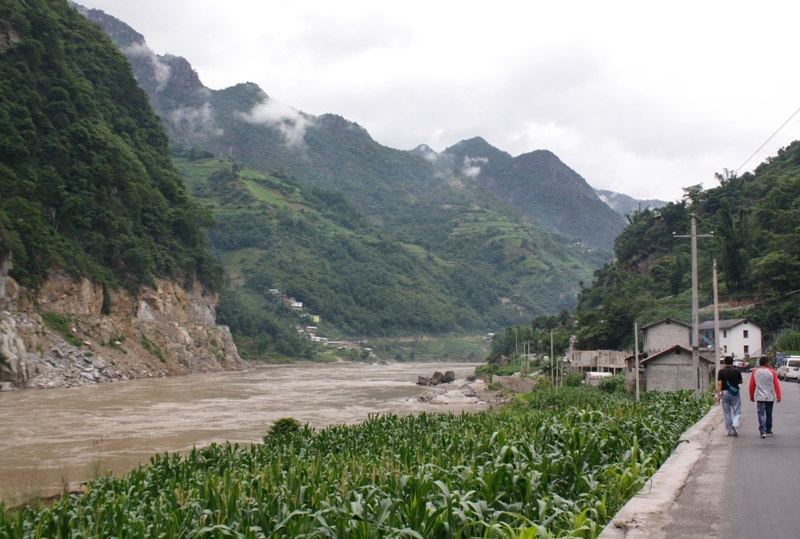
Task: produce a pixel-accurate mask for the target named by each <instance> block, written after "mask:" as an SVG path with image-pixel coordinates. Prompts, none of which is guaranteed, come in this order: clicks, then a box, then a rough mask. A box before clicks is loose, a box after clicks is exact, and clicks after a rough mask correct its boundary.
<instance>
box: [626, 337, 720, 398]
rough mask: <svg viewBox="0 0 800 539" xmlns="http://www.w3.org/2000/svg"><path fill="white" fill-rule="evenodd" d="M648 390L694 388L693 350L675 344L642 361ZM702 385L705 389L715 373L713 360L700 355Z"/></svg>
mask: <svg viewBox="0 0 800 539" xmlns="http://www.w3.org/2000/svg"><path fill="white" fill-rule="evenodd" d="M641 366H642V367H643V368H644V381H645V388H646V389H647V391H654V390H655V391H678V390H681V389H688V390H694V389H695V377H694V374H693V369H692V351H691V350H690V349H688V348H684V347H683V346H673V347H672V348H669V349H667V350H663V351H661V352H659V353H657V354H653V355H651V356H649V357H648V358H647V359H644V360H642V361H641ZM699 369H700V374H699V376H700V381H701V384H700V386H701V387H702V388H703V389H705V388H706V387H707V386H708V384H710V383H711V381H712V377H713V374H714V368H713V362H712V361H711V360H710V359H708V358H706V357H704V356H699Z"/></svg>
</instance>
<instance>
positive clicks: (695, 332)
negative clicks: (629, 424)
mask: <svg viewBox="0 0 800 539" xmlns="http://www.w3.org/2000/svg"><path fill="white" fill-rule="evenodd" d="M672 237H673V238H691V240H692V371H693V372H694V389H695V392H697V391H700V389H701V388H700V368H699V363H700V359H699V357H700V329H699V326H700V309H699V307H698V305H697V238H713V237H714V233H713V232H712V233H710V234H699V235H698V234H697V217H696V216H695V214H692V227H691V233H690V234H689V235H688V236H687V235H682V234H676V233H675V232H673V233H672Z"/></svg>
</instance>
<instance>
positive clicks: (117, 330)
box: [0, 272, 246, 390]
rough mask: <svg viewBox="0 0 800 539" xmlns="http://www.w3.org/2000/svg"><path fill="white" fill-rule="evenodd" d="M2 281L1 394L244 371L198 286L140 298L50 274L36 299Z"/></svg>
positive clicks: (211, 301) (209, 298) (170, 287)
mask: <svg viewBox="0 0 800 539" xmlns="http://www.w3.org/2000/svg"><path fill="white" fill-rule="evenodd" d="M4 277H5V276H4V275H2V274H0V281H2V282H0V290H4V292H5V295H4V296H3V297H0V305H2V308H3V310H2V312H1V313H0V390H2V389H10V388H49V387H73V386H79V385H84V384H89V383H101V382H113V381H121V380H129V379H133V378H144V377H157V376H172V375H178V374H186V373H190V372H207V371H220V370H241V369H243V368H245V367H246V363H245V362H244V361H243V360H242V359H241V358H240V357H239V354H238V353H237V351H236V345H235V344H234V343H233V338H232V337H231V334H230V331H229V330H228V328H227V327H225V326H217V325H215V324H214V322H215V312H214V310H215V307H216V304H217V296H216V295H215V294H209V293H207V292H206V291H205V290H204V289H203V288H202V287H201V286H200V285H199V284H198V283H193V284H192V285H191V286H188V287H186V288H184V287H182V286H180V285H179V284H177V283H174V282H170V281H167V280H157V281H156V283H155V287H154V288H147V287H145V288H143V289H142V290H141V291H140V292H139V293H138V294H132V293H130V292H129V291H127V290H117V291H114V290H106V291H105V292H104V291H103V287H102V286H101V285H98V284H96V283H92V282H90V281H89V280H87V279H78V280H76V279H73V278H71V277H70V276H68V275H66V274H64V273H61V272H52V273H51V274H50V276H49V278H48V280H47V281H46V282H45V283H44V285H43V286H42V287H41V288H40V289H39V290H37V291H31V290H27V289H25V288H22V287H20V286H19V285H18V284H17V283H16V282H15V281H14V280H13V279H10V278H4ZM104 298H105V300H104ZM104 303H105V305H104ZM103 311H105V312H106V313H107V314H102V312H103Z"/></svg>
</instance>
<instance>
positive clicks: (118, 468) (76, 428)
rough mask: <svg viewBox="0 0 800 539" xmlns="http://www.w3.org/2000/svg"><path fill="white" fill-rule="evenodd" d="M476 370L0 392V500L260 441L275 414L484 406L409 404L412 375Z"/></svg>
mask: <svg viewBox="0 0 800 539" xmlns="http://www.w3.org/2000/svg"><path fill="white" fill-rule="evenodd" d="M474 369H475V365H474V364H464V363H453V364H447V363H398V364H392V365H380V366H378V365H349V364H347V365H323V364H304V365H281V366H265V367H259V368H256V369H252V370H248V371H244V372H226V373H215V374H194V375H189V376H179V377H174V378H157V379H144V380H134V381H130V382H122V383H107V384H100V385H93V386H84V387H80V388H72V389H49V390H24V391H13V392H5V393H0V498H5V499H19V498H24V497H27V496H30V495H38V494H46V493H51V492H52V491H53V490H54V489H55V490H58V489H59V488H60V487H59V485H63V484H66V483H69V484H70V485H71V486H72V487H75V486H77V485H78V483H79V482H81V481H84V480H86V479H88V478H91V477H93V476H96V475H98V474H103V473H105V472H106V471H113V472H114V473H123V472H125V471H127V470H130V469H131V468H133V467H135V466H136V465H137V464H139V463H146V462H147V461H148V459H149V458H150V456H151V455H153V454H155V453H162V452H164V451H169V452H175V451H186V450H189V449H191V448H192V446H198V447H201V446H205V445H208V444H210V443H212V442H223V441H225V440H229V441H231V442H238V443H251V442H258V441H260V440H261V437H262V436H263V435H264V434H265V433H266V432H267V430H268V429H269V427H270V425H272V423H273V422H274V421H275V420H276V419H279V418H282V417H294V418H296V419H298V420H299V421H300V422H301V423H309V424H310V425H311V426H313V427H324V426H326V425H330V424H334V423H347V424H351V423H356V422H359V421H362V420H364V419H366V418H367V416H368V415H369V414H375V413H385V412H393V413H397V414H409V413H418V412H421V411H443V412H444V411H455V412H458V411H461V410H467V411H477V410H482V409H485V408H486V406H482V405H434V404H425V403H418V402H409V399H410V398H411V397H413V396H415V395H417V394H419V393H421V392H422V391H423V389H422V388H420V387H419V386H416V385H415V382H416V380H417V376H419V375H423V376H430V375H431V374H433V372H434V371H437V370H438V371H442V372H444V371H446V370H452V371H455V373H456V378H457V380H463V379H464V378H465V377H466V376H468V375H469V374H471V373H472V372H473V371H474Z"/></svg>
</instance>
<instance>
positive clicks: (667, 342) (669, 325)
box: [642, 318, 692, 356]
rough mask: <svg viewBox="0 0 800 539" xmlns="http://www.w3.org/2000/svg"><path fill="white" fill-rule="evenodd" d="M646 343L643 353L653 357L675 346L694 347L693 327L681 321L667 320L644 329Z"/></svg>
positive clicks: (643, 345)
mask: <svg viewBox="0 0 800 539" xmlns="http://www.w3.org/2000/svg"><path fill="white" fill-rule="evenodd" d="M642 333H644V342H643V343H642V352H643V353H644V355H647V356H649V355H652V354H655V353H658V352H661V351H664V350H668V349H670V348H672V347H673V346H676V345H677V346H682V347H684V348H691V347H692V326H690V325H689V324H685V323H683V322H681V321H679V320H672V319H670V318H665V319H663V320H659V321H658V322H653V323H652V324H649V325H647V326H644V327H642Z"/></svg>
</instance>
